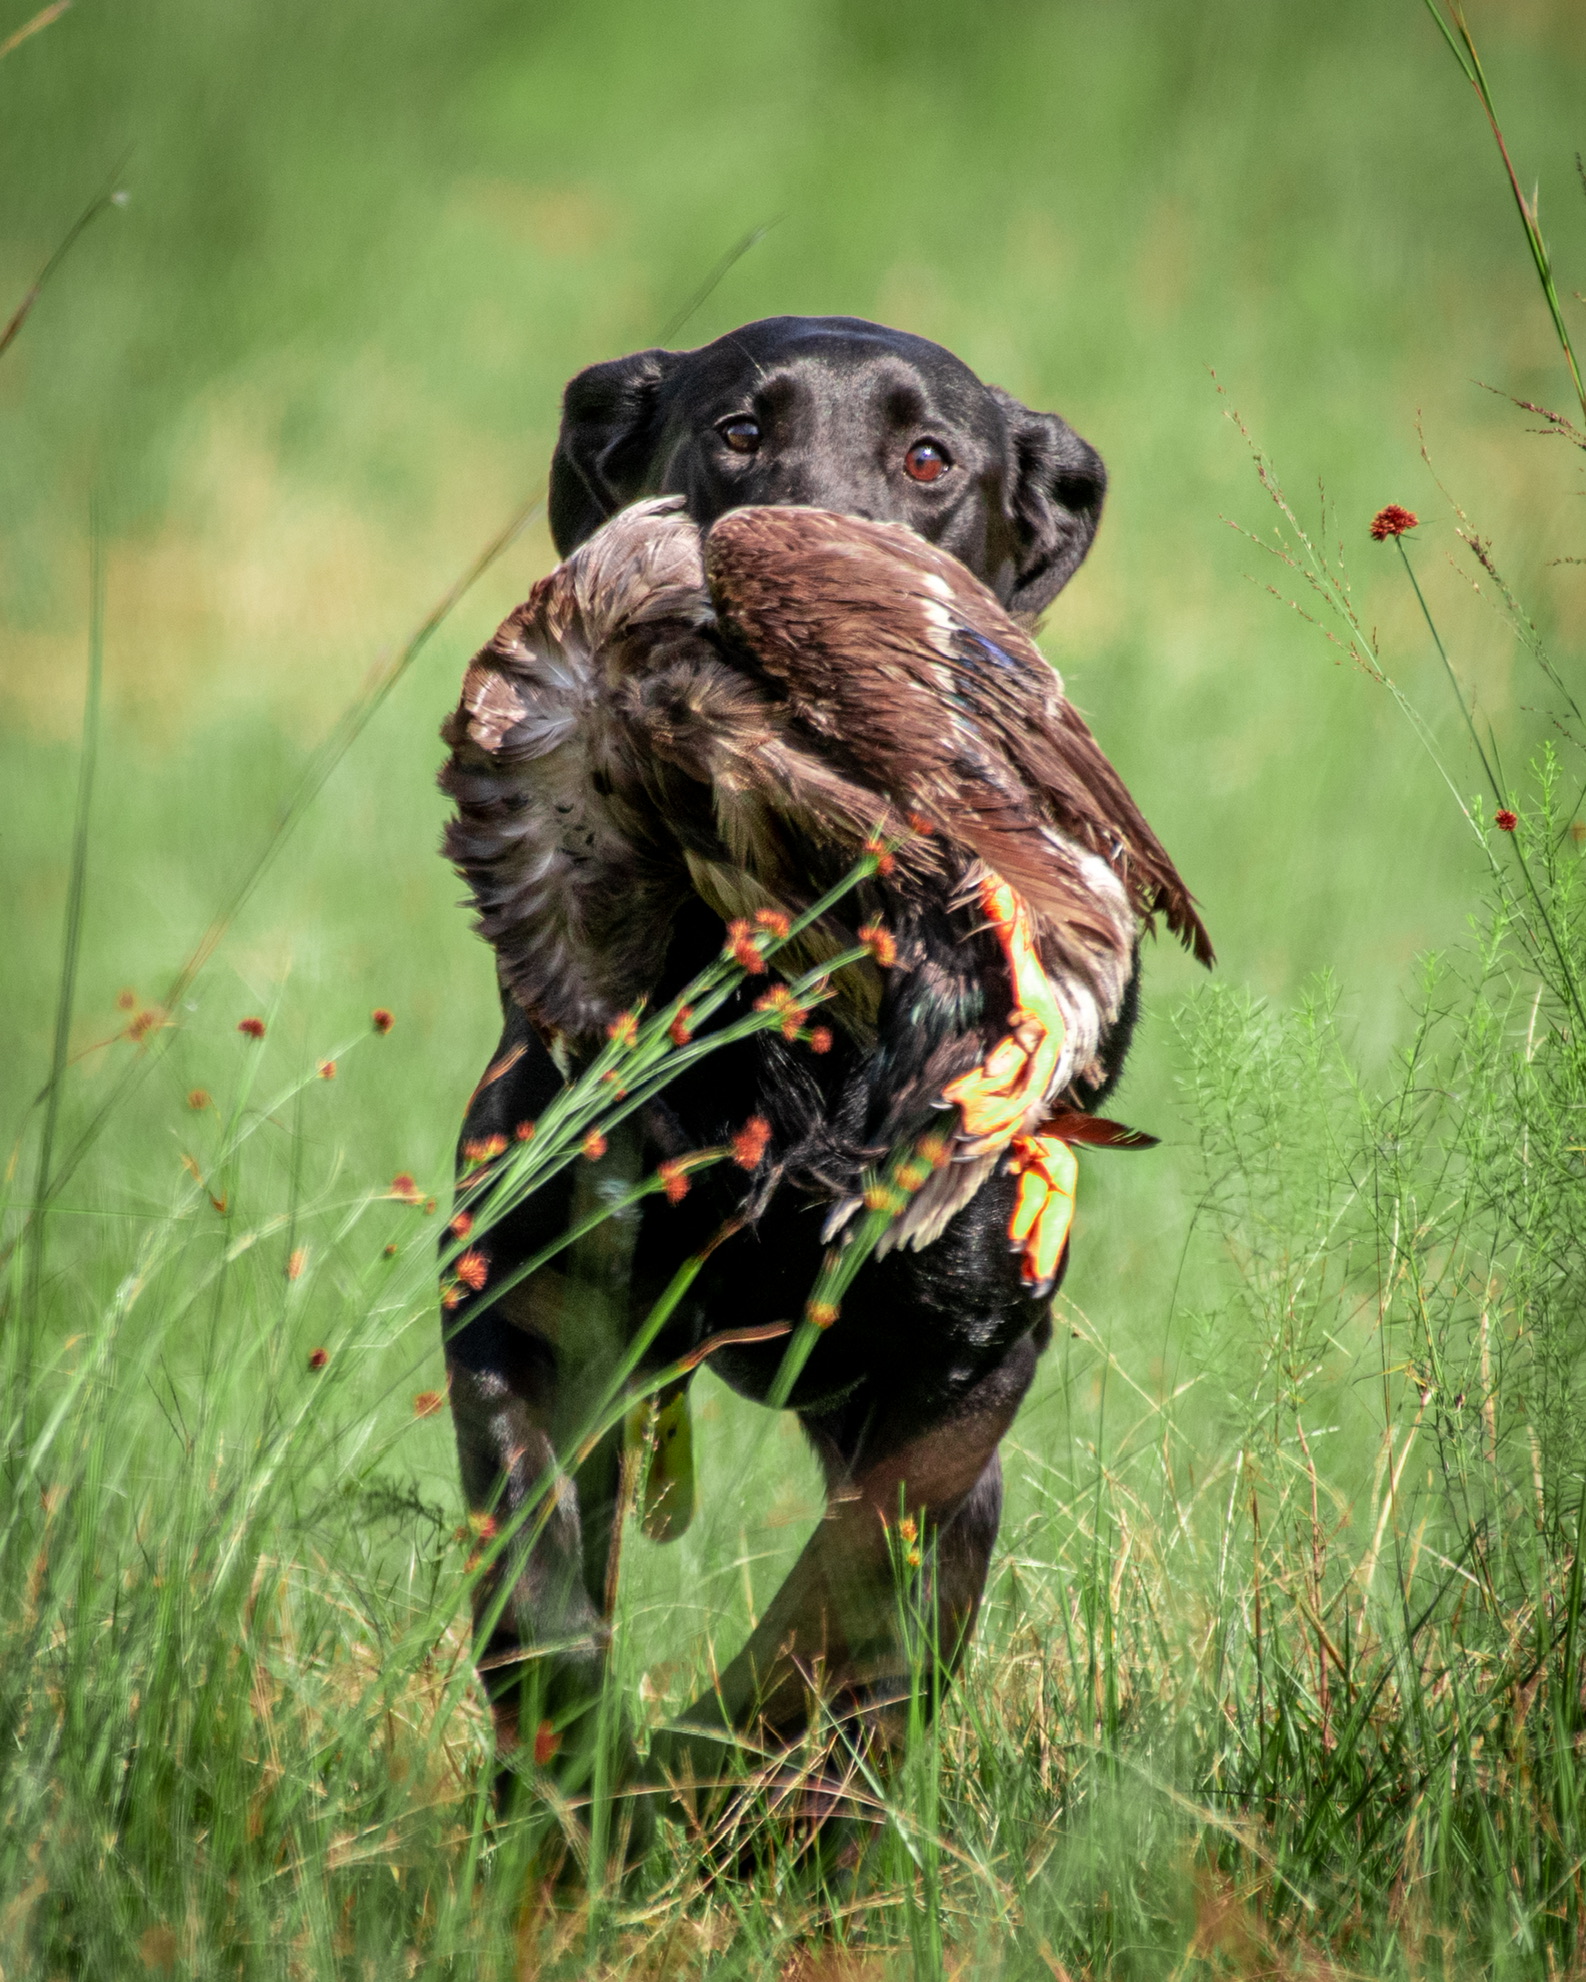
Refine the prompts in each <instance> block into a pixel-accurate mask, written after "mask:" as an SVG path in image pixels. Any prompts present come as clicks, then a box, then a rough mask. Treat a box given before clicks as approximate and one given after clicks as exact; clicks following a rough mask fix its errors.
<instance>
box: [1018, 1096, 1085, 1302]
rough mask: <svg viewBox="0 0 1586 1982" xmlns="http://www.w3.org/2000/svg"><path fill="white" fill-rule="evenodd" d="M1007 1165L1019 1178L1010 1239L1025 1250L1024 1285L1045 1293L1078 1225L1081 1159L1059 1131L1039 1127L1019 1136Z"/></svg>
mask: <svg viewBox="0 0 1586 1982" xmlns="http://www.w3.org/2000/svg"><path fill="white" fill-rule="evenodd" d="M1008 1167H1009V1169H1010V1170H1012V1172H1013V1174H1014V1175H1015V1176H1016V1177H1017V1178H1018V1180H1019V1194H1018V1196H1017V1197H1016V1198H1015V1199H1014V1204H1013V1216H1012V1218H1011V1219H1009V1221H1008V1242H1009V1244H1010V1245H1012V1246H1013V1247H1014V1249H1015V1250H1018V1249H1019V1248H1021V1247H1022V1248H1023V1251H1024V1259H1023V1261H1022V1263H1021V1265H1020V1268H1019V1274H1020V1278H1021V1279H1022V1280H1023V1281H1024V1284H1025V1285H1026V1286H1027V1287H1028V1288H1030V1289H1031V1291H1032V1292H1034V1293H1037V1294H1044V1293H1045V1292H1046V1290H1047V1288H1048V1287H1050V1286H1051V1284H1052V1282H1053V1281H1054V1280H1055V1279H1056V1277H1057V1269H1058V1268H1059V1267H1060V1266H1061V1265H1062V1263H1063V1254H1064V1253H1065V1252H1066V1251H1067V1250H1068V1234H1069V1230H1070V1228H1071V1227H1072V1225H1073V1223H1074V1192H1075V1189H1076V1187H1077V1185H1078V1183H1079V1158H1078V1157H1077V1156H1076V1155H1075V1154H1074V1146H1073V1144H1072V1143H1070V1142H1066V1141H1065V1140H1064V1138H1063V1137H1062V1136H1060V1135H1053V1134H1051V1133H1049V1132H1041V1131H1037V1133H1036V1134H1034V1135H1028V1136H1015V1137H1014V1139H1013V1141H1012V1143H1011V1144H1010V1145H1009V1148H1008Z"/></svg>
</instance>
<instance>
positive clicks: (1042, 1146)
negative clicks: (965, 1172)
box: [942, 874, 1079, 1292]
mask: <svg viewBox="0 0 1586 1982" xmlns="http://www.w3.org/2000/svg"><path fill="white" fill-rule="evenodd" d="M980 902H981V907H982V908H983V910H984V911H985V914H986V918H987V920H988V921H989V922H990V924H991V927H992V928H993V929H994V930H995V931H996V934H997V938H998V941H999V942H1000V943H1001V944H1002V948H1003V953H1004V954H1005V955H1006V957H1007V959H1008V974H1009V977H1010V978H1011V980H1012V983H1013V996H1014V1005H1015V1008H1014V1010H1013V1011H1012V1012H1011V1013H1010V1014H1009V1016H1008V1032H1007V1034H1006V1035H1005V1037H1003V1038H1002V1039H1000V1040H998V1042H997V1044H996V1045H995V1046H994V1047H992V1049H991V1051H990V1052H989V1053H988V1054H987V1055H986V1057H985V1059H984V1060H983V1061H982V1062H981V1064H980V1065H979V1066H978V1067H973V1068H971V1070H970V1071H969V1072H968V1073H967V1074H960V1075H959V1077H958V1078H957V1080H954V1081H949V1083H948V1084H947V1086H946V1087H945V1088H944V1089H943V1090H942V1093H943V1098H944V1099H945V1100H947V1101H951V1102H955V1103H956V1104H957V1106H958V1108H959V1110H960V1111H961V1114H962V1118H963V1127H962V1133H963V1137H964V1140H965V1144H967V1147H965V1148H964V1149H963V1153H964V1154H966V1155H969V1156H979V1155H985V1154H987V1153H989V1152H990V1151H991V1150H994V1149H997V1148H999V1147H1003V1146H1005V1147H1006V1148H1007V1150H1008V1159H1009V1167H1010V1168H1011V1169H1012V1170H1013V1172H1014V1174H1015V1175H1016V1176H1017V1177H1018V1179H1019V1192H1018V1197H1017V1199H1016V1200H1015V1203H1014V1210H1013V1217H1012V1219H1011V1221H1010V1223H1009V1226H1008V1239H1009V1242H1010V1244H1011V1245H1012V1246H1013V1247H1014V1248H1015V1250H1021V1249H1022V1251H1023V1253H1024V1261H1023V1265H1022V1267H1021V1277H1022V1278H1023V1280H1024V1283H1025V1285H1026V1286H1027V1287H1029V1288H1031V1289H1032V1290H1034V1291H1036V1292H1044V1291H1045V1290H1046V1288H1047V1287H1048V1286H1050V1284H1051V1282H1052V1280H1053V1278H1054V1276H1055V1275H1056V1272H1057V1269H1058V1266H1059V1264H1060V1263H1061V1261H1062V1257H1063V1251H1064V1248H1065V1246H1066V1245H1067V1243H1068V1232H1069V1227H1070V1225H1071V1224H1072V1223H1073V1219H1074V1186H1075V1181H1076V1178H1077V1175H1078V1167H1079V1166H1078V1163H1077V1161H1076V1159H1075V1156H1074V1152H1073V1150H1072V1149H1071V1148H1070V1146H1069V1145H1068V1143H1067V1142H1066V1141H1064V1140H1063V1138H1062V1137H1060V1136H1057V1135H1052V1134H1042V1133H1040V1132H1039V1131H1037V1132H1035V1133H1031V1134H1027V1133H1026V1132H1025V1124H1026V1122H1027V1121H1028V1120H1029V1118H1030V1115H1031V1112H1032V1110H1033V1109H1035V1108H1038V1107H1044V1104H1045V1102H1046V1098H1047V1093H1048V1090H1049V1089H1050V1087H1051V1084H1052V1080H1053V1077H1054V1075H1055V1074H1056V1072H1057V1064H1058V1061H1059V1059H1060V1058H1061V1056H1062V1052H1063V1042H1064V1039H1065V1037H1066V1027H1065V1026H1064V1023H1063V1014H1062V1010H1061V1008H1060V1007H1059V1005H1058V1002H1057V999H1056V996H1055V995H1054V993H1053V991H1052V986H1051V983H1050V981H1049V980H1048V978H1047V975H1046V971H1045V969H1044V968H1043V967H1042V964H1041V959H1040V956H1039V955H1038V954H1037V952H1036V948H1035V942H1034V938H1033V936H1032V934H1031V930H1030V914H1029V910H1028V909H1027V908H1026V907H1025V905H1024V903H1023V901H1022V900H1021V899H1020V898H1019V896H1018V894H1017V893H1016V892H1015V891H1014V890H1013V889H1012V888H1010V887H1009V886H1008V884H1007V882H1006V881H1004V880H1002V879H1000V878H999V877H998V876H997V875H994V874H993V875H988V876H987V878H986V880H985V883H984V884H983V886H982V888H981V891H980Z"/></svg>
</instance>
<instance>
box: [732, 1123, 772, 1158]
mask: <svg viewBox="0 0 1586 1982" xmlns="http://www.w3.org/2000/svg"><path fill="white" fill-rule="evenodd" d="M770 1140H771V1124H770V1123H769V1122H768V1121H767V1120H766V1118H765V1117H764V1115H751V1116H750V1117H749V1119H748V1121H747V1122H745V1123H744V1125H743V1127H742V1128H741V1129H740V1130H739V1131H738V1133H737V1134H736V1135H735V1136H734V1137H733V1139H732V1160H733V1162H734V1163H736V1164H737V1166H738V1168H739V1169H740V1170H758V1169H759V1167H760V1163H761V1159H762V1158H763V1157H764V1155H765V1152H766V1144H767V1143H769V1142H770Z"/></svg>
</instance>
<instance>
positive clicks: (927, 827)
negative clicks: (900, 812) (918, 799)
mask: <svg viewBox="0 0 1586 1982" xmlns="http://www.w3.org/2000/svg"><path fill="white" fill-rule="evenodd" d="M909 824H910V825H911V826H912V827H913V828H914V830H915V832H917V833H919V834H921V835H923V836H924V837H926V838H929V836H930V835H931V834H932V833H934V832H935V831H936V828H935V827H934V826H933V825H932V824H931V822H930V820H929V819H927V818H926V816H925V814H924V813H923V812H911V813H910V814H909Z"/></svg>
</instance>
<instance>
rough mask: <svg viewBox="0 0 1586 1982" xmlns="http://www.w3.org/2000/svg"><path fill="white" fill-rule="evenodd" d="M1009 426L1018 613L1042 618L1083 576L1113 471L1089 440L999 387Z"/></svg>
mask: <svg viewBox="0 0 1586 1982" xmlns="http://www.w3.org/2000/svg"><path fill="white" fill-rule="evenodd" d="M991 391H992V394H993V396H994V397H995V399H996V401H997V404H998V405H999V406H1000V407H1001V408H1002V416H1003V418H1004V419H1005V420H1006V421H1007V424H1008V449H1009V454H1010V456H1011V459H1010V461H1009V477H1008V507H1009V509H1010V511H1011V512H1012V517H1013V524H1014V529H1015V531H1016V533H1017V537H1018V543H1019V552H1018V569H1017V574H1016V581H1015V585H1014V591H1013V596H1012V598H1011V599H1010V600H1009V601H1008V609H1009V611H1010V612H1013V613H1017V614H1018V615H1019V617H1020V618H1021V619H1034V618H1035V617H1036V615H1037V614H1038V613H1042V612H1044V611H1045V610H1046V608H1047V607H1048V606H1049V605H1050V604H1051V603H1052V601H1053V600H1054V599H1055V598H1056V597H1057V595H1058V593H1059V592H1061V591H1062V589H1063V587H1064V586H1065V585H1066V584H1067V583H1068V581H1069V579H1070V578H1072V577H1073V575H1074V573H1075V572H1076V571H1077V570H1078V569H1079V565H1080V561H1081V560H1082V559H1083V557H1084V555H1085V553H1086V551H1088V550H1089V549H1090V545H1091V539H1092V538H1093V537H1094V536H1095V534H1096V526H1097V524H1098V523H1100V521H1101V505H1102V498H1103V497H1104V496H1105V495H1106V493H1107V470H1106V469H1105V468H1104V467H1103V466H1102V460H1101V456H1100V455H1099V454H1098V453H1097V452H1096V450H1095V448H1093V447H1092V446H1091V445H1090V443H1089V442H1088V441H1083V440H1081V439H1080V437H1079V435H1078V434H1077V433H1075V431H1074V429H1073V428H1072V427H1071V426H1069V425H1068V423H1067V421H1065V420H1060V419H1059V418H1058V417H1057V415H1056V414H1055V413H1032V412H1031V411H1030V409H1029V407H1028V406H1021V405H1020V403H1019V401H1018V400H1017V399H1015V398H1014V397H1013V395H1012V394H1011V393H1007V392H1004V391H1003V390H1002V388H1001V387H1000V386H993V387H992V388H991Z"/></svg>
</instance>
